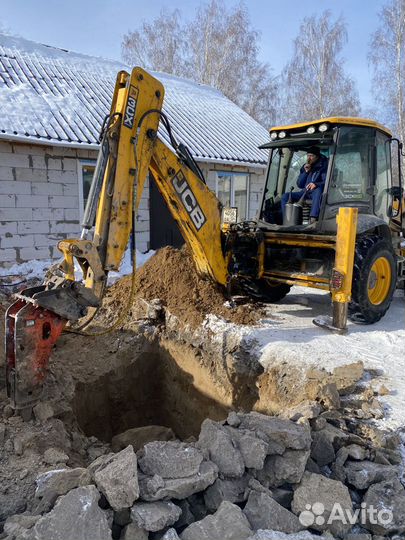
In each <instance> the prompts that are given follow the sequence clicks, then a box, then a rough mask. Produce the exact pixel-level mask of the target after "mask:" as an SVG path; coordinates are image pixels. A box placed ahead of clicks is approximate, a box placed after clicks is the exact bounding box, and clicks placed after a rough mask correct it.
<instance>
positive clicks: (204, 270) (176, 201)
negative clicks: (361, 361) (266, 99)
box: [6, 68, 403, 409]
mask: <svg viewBox="0 0 405 540" xmlns="http://www.w3.org/2000/svg"><path fill="white" fill-rule="evenodd" d="M163 97H164V88H163V86H162V84H161V83H160V82H159V81H158V80H156V79H155V78H154V77H152V76H151V75H150V74H149V73H147V72H146V71H144V70H143V69H141V68H135V69H134V70H133V71H132V74H131V75H130V74H128V73H126V72H123V71H122V72H120V73H119V74H118V76H117V81H116V85H115V90H114V94H113V99H112V105H111V111H110V114H109V115H108V116H107V118H106V120H105V123H104V126H103V129H102V137H101V147H100V152H99V157H98V161H97V165H96V170H95V173H94V177H93V182H92V186H91V190H90V194H89V198H88V202H87V207H86V211H85V215H84V219H83V232H82V235H81V238H80V239H70V240H63V241H61V242H59V245H58V247H59V249H60V251H61V252H62V254H63V260H62V262H60V263H58V264H56V265H54V266H53V267H51V268H50V270H49V271H48V273H47V275H46V276H45V280H44V282H43V284H42V285H41V286H39V287H33V288H28V289H25V290H24V291H22V292H21V293H20V294H18V295H16V301H15V302H14V304H12V305H11V306H10V307H9V309H8V311H7V314H6V362H7V367H6V370H7V373H6V380H7V391H8V395H9V397H10V398H11V402H12V405H13V406H14V407H15V408H17V409H25V408H30V407H32V405H33V404H34V403H35V402H36V401H37V400H38V399H39V398H40V395H41V389H42V383H43V380H44V378H45V375H46V371H47V366H48V360H49V356H50V353H51V350H52V347H53V345H54V344H55V342H56V340H57V339H58V337H59V336H60V334H61V332H62V331H63V329H64V328H65V326H66V324H67V323H73V322H76V321H81V320H83V318H85V317H86V316H89V312H91V311H94V310H95V309H96V308H97V307H98V306H99V305H100V303H101V301H102V297H103V293H104V289H105V286H106V282H107V276H108V272H109V271H112V270H118V269H119V266H120V263H121V260H122V257H123V254H124V252H125V250H126V247H127V245H128V241H129V238H130V236H131V247H132V253H133V257H135V252H136V250H135V230H134V229H135V224H136V213H137V208H138V206H139V202H140V197H141V193H142V190H143V186H144V183H145V179H146V177H147V174H148V172H149V171H150V172H151V173H152V175H153V177H154V180H155V182H156V184H157V187H158V188H159V190H160V192H161V193H162V195H163V197H164V199H165V201H166V203H167V205H168V207H169V209H170V211H171V213H172V214H173V216H174V218H175V219H176V221H177V223H178V225H179V228H180V230H181V233H182V235H183V237H184V239H185V241H186V242H187V243H188V245H189V247H190V249H191V252H192V254H193V258H194V262H195V265H196V268H197V270H198V272H199V273H200V274H201V275H203V276H206V277H207V278H208V279H211V280H213V281H214V282H216V283H217V284H218V285H219V286H221V287H223V288H224V290H225V288H228V289H233V290H242V291H243V292H244V293H245V294H246V293H247V294H250V295H252V296H254V297H260V298H264V299H267V300H268V301H277V300H280V299H281V298H282V297H283V296H284V295H286V294H287V293H288V291H289V289H290V287H291V286H292V285H295V284H299V285H305V286H308V287H316V288H319V289H323V290H326V291H330V292H331V295H332V302H333V317H332V318H326V317H324V318H321V319H319V320H317V321H315V322H316V323H317V324H319V325H321V326H326V327H329V328H330V329H332V330H336V331H338V332H343V331H345V329H346V319H347V307H348V306H349V314H350V315H351V316H352V317H353V318H354V319H356V320H357V321H361V322H365V323H370V322H374V321H376V320H378V319H379V318H380V317H381V316H382V315H383V314H384V313H385V311H386V310H387V309H388V306H389V304H390V301H391V298H392V295H393V291H394V288H395V283H396V277H397V268H396V265H397V262H400V264H399V266H400V274H401V275H403V262H402V261H403V259H402V258H401V259H399V257H400V256H402V254H401V253H400V244H399V242H400V239H401V234H402V203H401V193H402V188H401V185H400V183H399V185H398V186H393V185H392V179H391V165H390V163H391V161H390V160H391V157H390V156H391V149H390V144H391V141H392V140H393V139H392V138H391V136H390V133H389V132H388V131H387V130H386V129H385V128H384V127H382V126H380V125H378V124H376V123H374V122H371V121H368V120H360V119H350V118H349V119H348V118H328V119H323V120H319V121H316V122H311V123H310V124H299V125H295V126H286V127H280V128H273V129H272V130H271V131H270V139H271V140H270V142H269V143H267V144H265V145H264V148H269V149H270V160H269V167H268V173H267V180H266V185H265V186H264V194H263V204H262V207H261V210H260V214H259V216H258V219H257V220H255V221H245V222H241V223H238V222H237V220H236V216H235V209H223V208H222V207H221V204H220V203H219V201H218V200H217V198H216V197H215V195H214V194H213V193H212V192H211V191H210V190H209V189H208V187H207V186H206V184H205V180H204V177H203V175H202V173H201V171H200V169H199V167H198V165H197V164H196V162H195V161H194V159H193V157H192V156H191V154H190V152H189V151H188V149H187V148H186V147H185V146H184V145H182V144H178V143H177V142H176V140H175V139H174V137H173V135H172V132H171V130H170V125H169V122H168V120H167V118H166V116H165V115H164V113H163V112H162V103H163ZM159 122H161V123H162V125H163V126H164V127H165V128H166V129H167V131H168V134H169V137H170V141H171V147H170V146H169V145H167V144H165V143H164V142H162V140H161V139H160V138H159V137H158V126H159ZM397 142H398V141H397ZM398 143H399V142H398ZM313 145H317V148H319V149H320V152H321V153H322V154H323V155H324V159H328V168H327V175H326V185H325V189H324V193H323V195H322V201H321V211H320V214H319V220H318V221H317V222H316V223H308V215H309V214H308V208H307V206H308V202H307V203H305V202H300V203H297V204H298V206H299V208H298V210H297V211H295V210H296V209H291V208H290V210H293V212H290V214H291V215H294V216H295V217H294V219H293V220H291V219H290V221H286V215H282V212H281V198H282V194H284V193H287V192H288V191H289V190H290V188H291V187H294V186H295V183H296V179H297V176H298V174H299V171H300V168H301V166H302V165H303V163H304V160H305V154H306V150H307V149H308V146H313ZM398 155H399V144H398ZM395 205H396V210H393V208H394V207H395ZM291 215H290V218H291ZM224 216H225V217H224ZM225 218H226V219H225ZM356 227H357V228H356ZM356 230H357V232H356ZM131 232H132V235H131ZM75 261H76V262H77V263H78V264H79V265H80V267H81V270H82V272H83V279H81V280H76V279H75ZM353 274H354V280H353V288H352V275H353ZM133 284H134V279H133ZM350 300H351V303H350V304H349V301H350ZM87 322H88V319H87ZM79 324H80V323H79Z"/></svg>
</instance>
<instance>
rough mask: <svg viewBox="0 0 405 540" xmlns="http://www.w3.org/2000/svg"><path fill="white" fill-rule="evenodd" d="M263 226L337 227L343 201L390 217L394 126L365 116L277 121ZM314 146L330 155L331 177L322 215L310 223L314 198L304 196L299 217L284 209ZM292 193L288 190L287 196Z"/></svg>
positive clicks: (380, 216) (365, 211)
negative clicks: (291, 122) (292, 218)
mask: <svg viewBox="0 0 405 540" xmlns="http://www.w3.org/2000/svg"><path fill="white" fill-rule="evenodd" d="M270 139H271V142H269V143H267V144H265V145H263V146H261V148H268V149H270V159H269V165H268V169H267V178H266V184H265V189H264V193H263V200H262V205H261V210H260V214H259V220H258V223H257V225H258V227H259V228H260V229H261V230H269V231H286V232H287V231H288V232H301V231H302V232H316V233H322V232H323V233H334V232H335V231H336V215H337V212H338V209H339V207H342V206H345V207H347V206H353V207H356V208H358V209H359V214H366V215H370V216H372V217H374V218H378V220H379V221H381V222H385V223H387V224H388V223H389V222H390V220H391V218H392V208H393V204H394V198H395V190H393V189H392V178H391V146H390V142H391V140H392V138H391V134H390V132H389V131H388V130H387V129H386V128H384V127H383V126H381V125H380V124H378V123H376V122H373V121H371V120H367V119H362V118H324V119H320V120H316V121H313V122H307V123H303V124H296V125H291V126H281V127H275V128H272V129H271V130H270ZM311 147H316V148H317V149H318V150H319V151H320V158H319V159H322V160H324V162H325V160H327V161H326V163H327V173H326V181H325V184H324V188H323V193H322V197H321V204H320V212H319V216H318V221H317V222H315V223H310V219H309V217H310V215H311V204H312V201H311V199H310V198H304V200H302V201H300V205H301V209H300V212H299V221H298V222H295V223H294V224H291V222H288V220H286V217H285V213H286V212H285V210H284V212H283V211H282V205H281V202H282V196H283V194H284V193H289V192H290V190H291V189H293V190H294V191H296V192H298V191H302V190H300V188H298V187H297V179H298V177H299V175H300V171H302V167H303V165H304V164H305V163H306V160H307V152H308V150H309V149H310V148H311ZM285 197H287V196H285Z"/></svg>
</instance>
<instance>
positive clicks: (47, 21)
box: [0, 0, 386, 108]
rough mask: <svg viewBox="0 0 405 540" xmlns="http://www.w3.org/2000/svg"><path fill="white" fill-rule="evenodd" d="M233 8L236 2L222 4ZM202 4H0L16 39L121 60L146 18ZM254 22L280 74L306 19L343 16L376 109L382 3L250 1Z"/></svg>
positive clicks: (351, 68)
mask: <svg viewBox="0 0 405 540" xmlns="http://www.w3.org/2000/svg"><path fill="white" fill-rule="evenodd" d="M223 1H224V3H225V4H226V5H227V6H233V5H235V4H236V3H237V2H236V1H235V0H223ZM199 3H200V2H199V0H187V1H186V0H172V1H171V2H167V1H166V2H165V1H164V0H153V1H150V0H149V1H146V0H143V1H139V0H0V6H1V14H0V23H1V25H2V27H3V28H5V29H6V30H7V31H9V32H10V33H12V34H15V35H18V36H21V37H25V38H27V39H32V40H34V41H39V42H41V43H45V44H48V45H54V46H57V47H61V48H65V49H70V50H74V51H78V52H82V53H86V54H90V55H96V56H103V57H105V58H111V59H115V60H119V59H120V57H121V46H120V44H121V39H122V36H123V34H125V33H126V32H127V31H128V30H130V29H131V28H135V27H136V26H137V24H138V23H139V22H140V21H142V20H143V19H151V18H153V17H155V16H157V15H158V14H159V12H160V10H161V9H162V8H167V9H174V8H178V9H179V10H180V11H181V12H182V13H183V15H184V17H185V18H191V17H192V16H193V14H194V12H195V9H196V6H197V5H199ZM245 3H246V5H247V7H248V10H249V13H250V17H251V23H252V26H253V27H254V28H256V29H257V30H259V31H260V32H261V51H260V57H261V60H262V61H266V62H268V63H269V64H270V65H271V66H272V67H273V69H274V73H278V72H279V71H280V70H281V69H282V68H283V66H284V65H285V63H286V62H287V61H288V59H289V58H290V57H291V54H292V51H293V39H294V38H295V37H296V36H297V33H298V29H299V26H300V22H301V21H302V18H303V17H304V16H309V15H312V14H316V13H319V12H320V11H323V10H324V9H330V10H331V11H332V13H333V14H334V15H335V16H339V15H343V17H344V18H345V20H346V22H347V25H348V34H349V40H348V44H347V46H346V47H345V50H344V53H343V56H344V58H345V59H346V69H347V71H348V72H349V73H350V75H351V76H352V77H353V78H354V79H355V81H356V83H357V87H358V90H359V93H360V99H361V102H362V106H363V107H364V108H368V107H370V106H372V97H371V80H370V79H371V71H370V69H369V67H368V62H367V50H368V44H369V40H370V34H371V33H372V32H373V31H375V29H376V28H377V26H378V23H379V18H378V13H379V12H380V10H381V8H382V6H383V5H384V4H385V3H386V1H384V0H339V1H338V0H288V1H285V2H283V1H280V0H267V1H266V0H247V1H246V2H245Z"/></svg>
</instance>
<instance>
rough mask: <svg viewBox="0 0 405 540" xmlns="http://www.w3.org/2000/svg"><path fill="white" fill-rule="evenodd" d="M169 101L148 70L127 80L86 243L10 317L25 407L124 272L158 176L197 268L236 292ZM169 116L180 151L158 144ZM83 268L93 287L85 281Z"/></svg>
mask: <svg viewBox="0 0 405 540" xmlns="http://www.w3.org/2000/svg"><path fill="white" fill-rule="evenodd" d="M163 97H164V88H163V86H162V84H161V83H160V82H159V81H158V80H157V79H155V78H154V77H153V76H152V75H150V74H149V73H147V72H146V71H144V70H143V69H141V68H134V70H133V71H132V73H131V74H130V75H129V74H128V73H126V72H124V71H121V72H120V73H119V74H118V76H117V80H116V85H115V89H114V94H113V99H112V105H111V110H110V114H109V115H108V116H107V117H106V120H105V124H104V126H103V128H104V129H103V132H102V139H101V148H100V152H99V157H98V160H97V165H96V170H95V174H94V178H93V182H92V186H91V189H90V193H89V200H88V202H87V205H86V211H85V215H84V219H83V232H82V236H81V238H80V239H67V240H63V241H61V242H59V244H58V247H59V249H60V251H61V252H62V254H63V259H62V261H61V262H59V263H57V264H56V265H54V266H53V267H51V268H50V270H49V271H48V273H47V275H46V278H45V281H44V283H43V284H42V285H41V286H39V287H33V288H29V289H25V290H24V291H22V292H21V293H20V294H19V295H18V298H17V300H16V302H14V304H12V305H11V306H10V307H9V309H8V311H7V313H6V380H7V393H8V396H9V397H10V399H11V403H12V405H13V406H14V407H15V408H17V409H24V408H30V407H32V406H33V405H34V404H35V402H37V401H38V400H39V399H40V396H41V389H42V384H43V381H44V379H45V376H46V371H47V367H48V360H49V356H50V354H51V350H52V347H53V345H54V344H55V343H56V341H57V339H58V338H59V336H60V334H61V332H62V331H63V328H64V327H65V325H66V323H67V322H68V321H76V320H78V319H80V318H82V317H83V316H85V315H86V314H87V312H88V309H89V308H95V307H97V306H98V305H100V302H101V299H102V295H103V292H104V288H105V284H106V281H107V275H108V272H109V271H110V270H118V269H119V266H120V264H121V261H122V258H123V255H124V253H125V250H126V248H127V245H128V240H129V237H130V234H131V231H132V233H133V235H134V234H135V231H136V214H137V209H138V208H139V204H140V199H141V195H142V191H143V188H144V185H145V180H146V178H147V175H148V172H149V171H150V172H151V173H152V175H153V177H154V179H155V181H156V183H157V186H158V188H159V190H160V192H161V194H162V195H163V198H164V199H165V201H166V203H167V205H168V207H169V209H170V211H171V213H172V215H173V217H174V218H175V220H176V221H177V223H178V224H179V227H180V230H181V231H182V233H183V236H184V239H185V240H186V242H187V243H188V245H189V246H190V248H191V252H192V254H193V258H194V261H195V264H196V267H197V270H198V271H199V272H200V273H201V274H202V275H205V276H207V277H210V278H212V279H214V280H215V281H216V282H218V283H220V284H222V285H225V284H226V280H227V272H226V261H225V257H224V255H223V250H222V244H221V227H220V226H221V223H220V222H221V219H220V218H221V208H220V203H219V201H218V200H217V198H216V197H215V195H214V194H213V193H212V192H211V191H210V190H209V189H208V187H207V186H206V185H205V182H204V181H203V178H202V177H201V176H202V175H201V174H199V170H198V166H197V165H196V164H195V163H194V161H193V158H192V157H191V155H190V153H189V152H188V150H187V149H186V148H185V147H184V146H182V145H177V143H176V142H175V141H174V138H173V136H172V134H171V132H170V127H169V126H168V123H167V119H166V118H165V116H164V115H163V113H162V112H161V109H162V104H163ZM161 118H163V119H164V120H165V122H164V123H165V124H166V126H167V128H168V129H169V135H170V139H171V142H172V146H173V148H174V151H173V150H172V149H171V148H170V147H169V146H168V145H166V144H165V143H164V142H162V140H161V139H159V138H158V135H157V130H158V126H159V121H160V119H161ZM94 222H95V225H94ZM93 225H94V232H93V233H92V230H93ZM91 234H92V238H89V236H90V235H91ZM133 247H134V246H133ZM75 263H78V264H79V266H80V268H81V270H82V272H83V281H77V280H76V279H75Z"/></svg>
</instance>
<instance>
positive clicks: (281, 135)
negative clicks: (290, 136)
mask: <svg viewBox="0 0 405 540" xmlns="http://www.w3.org/2000/svg"><path fill="white" fill-rule="evenodd" d="M284 137H285V131H280V133H279V134H278V138H279V139H284Z"/></svg>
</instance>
